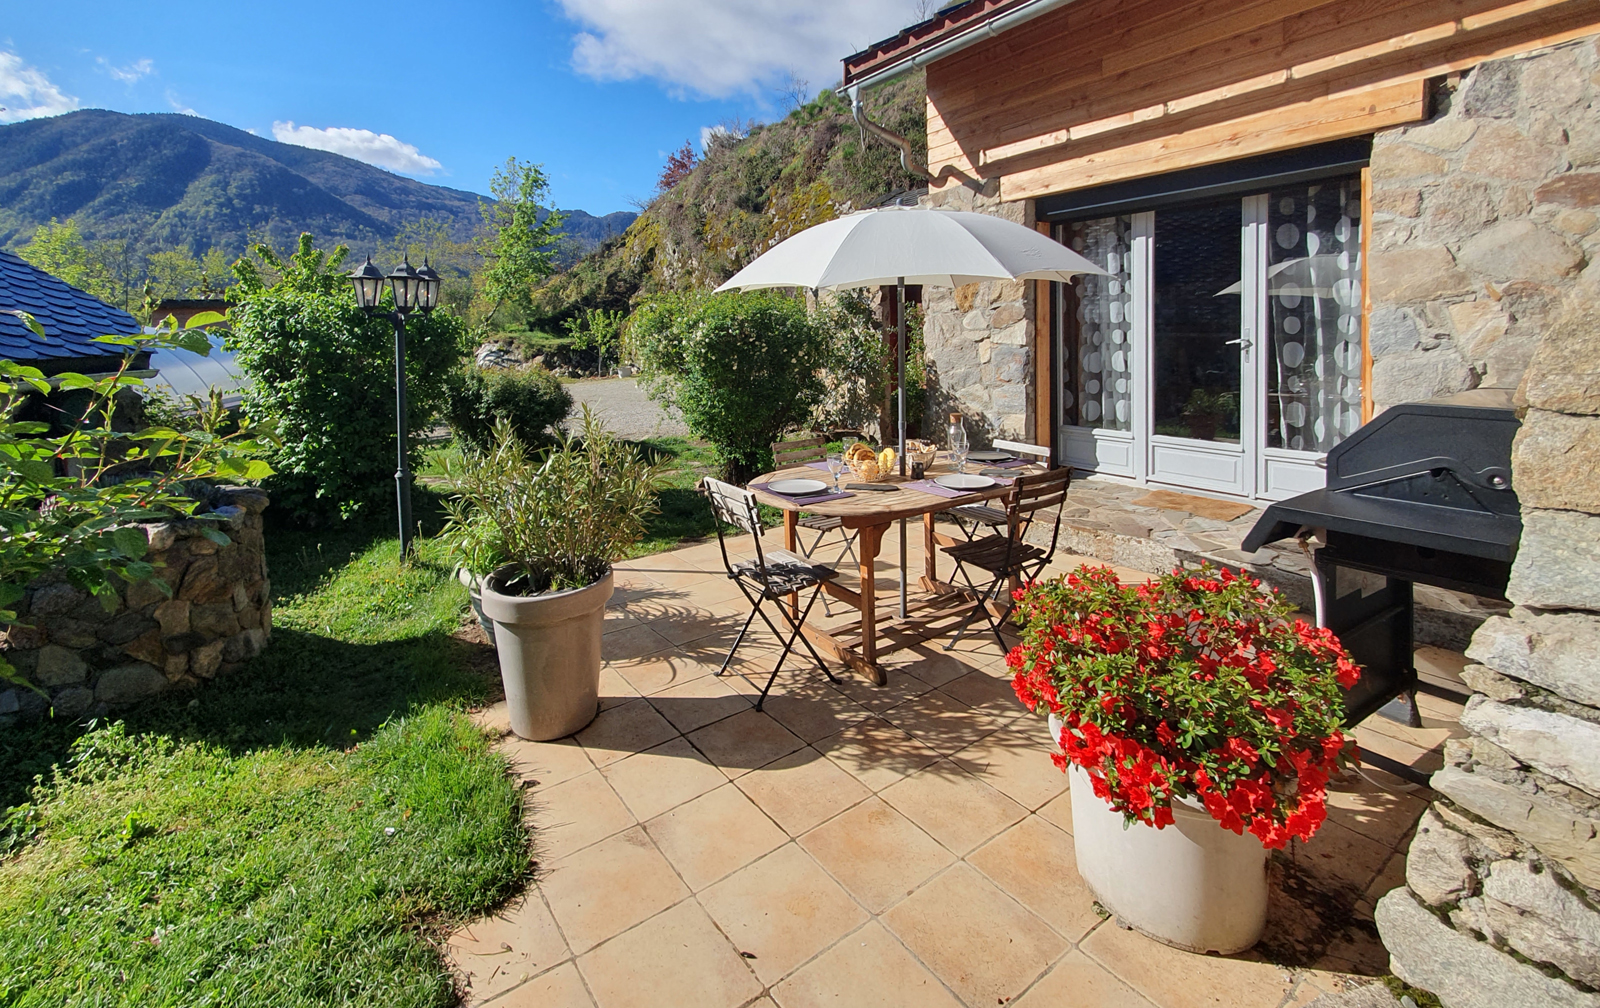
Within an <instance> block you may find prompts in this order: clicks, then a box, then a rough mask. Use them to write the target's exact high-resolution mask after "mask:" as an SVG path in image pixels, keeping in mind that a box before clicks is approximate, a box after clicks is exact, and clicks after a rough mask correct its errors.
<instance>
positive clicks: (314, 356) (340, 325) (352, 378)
mask: <svg viewBox="0 0 1600 1008" xmlns="http://www.w3.org/2000/svg"><path fill="white" fill-rule="evenodd" d="M347 251H348V250H347V249H346V248H345V247H344V246H343V245H341V246H339V247H338V248H336V249H334V250H333V252H332V253H327V252H324V251H322V250H320V249H317V248H316V247H314V245H313V239H312V237H311V235H309V234H302V235H301V236H300V244H299V248H298V250H297V251H296V252H295V253H294V254H293V255H291V256H289V257H288V258H287V259H285V258H282V257H280V256H278V255H277V254H276V253H274V252H273V251H272V249H271V248H269V247H267V246H266V245H257V246H256V247H255V249H253V250H252V253H251V255H250V256H249V257H247V258H243V259H240V260H239V262H237V263H235V264H234V274H235V276H237V277H238V280H239V282H238V284H237V285H236V287H235V289H234V297H235V298H236V301H237V304H236V306H235V307H234V308H233V309H232V310H230V311H229V313H228V321H229V323H230V324H231V327H232V328H231V331H230V333H229V335H228V344H227V345H228V348H229V349H231V350H235V351H237V352H238V361H239V364H240V366H241V367H243V368H244V370H245V372H246V373H247V374H248V375H249V376H250V378H251V379H252V381H251V384H250V386H249V388H248V389H247V391H246V393H245V405H246V407H247V408H248V409H249V410H250V411H251V414H252V415H257V416H268V417H273V418H275V419H276V420H277V421H278V430H279V433H280V435H281V438H282V445H281V447H280V448H279V449H278V450H277V451H276V452H275V453H274V455H273V457H272V464H273V467H274V468H275V469H276V470H277V474H276V475H275V476H274V477H273V480H272V483H271V489H272V491H273V500H274V506H275V507H283V508H286V509H288V510H289V511H290V512H292V513H294V514H296V515H298V516H300V517H301V518H304V519H307V520H320V519H325V518H329V517H332V516H335V515H339V516H346V517H348V516H351V515H354V514H358V513H364V512H369V511H377V510H381V509H383V508H385V507H388V506H390V505H392V503H393V499H394V453H395V406H394V372H393V363H392V361H393V359H394V358H393V349H392V348H393V340H394V328H393V325H392V324H391V323H390V321H389V319H387V318H385V317H382V316H377V317H374V316H372V315H368V314H367V313H366V312H364V311H362V310H361V309H360V308H359V307H357V306H356V302H355V294H354V291H353V290H352V289H351V286H350V281H349V280H348V279H346V277H345V276H344V273H343V272H342V271H341V269H340V266H341V265H342V263H343V261H344V258H345V255H346V253H347ZM267 276H270V277H272V278H273V279H272V282H271V283H270V284H269V283H268V282H267V281H266V279H265V277H267ZM384 296H385V298H387V297H388V294H385V295H384ZM465 338H466V325H465V323H464V322H462V321H461V319H459V318H458V317H456V316H455V315H454V314H453V313H451V312H449V311H445V310H440V311H435V312H433V313H432V314H429V315H423V314H420V313H419V314H415V315H412V316H411V317H410V319H409V320H408V322H407V325H406V349H407V354H406V363H407V369H406V383H407V391H408V393H409V397H410V408H409V410H408V423H409V427H410V430H411V433H412V435H413V438H412V441H411V446H412V455H413V457H412V463H413V465H415V464H417V462H419V461H420V458H421V450H420V448H419V447H418V444H417V440H416V438H415V435H416V434H418V433H420V432H422V431H424V430H426V429H428V428H429V427H430V426H431V425H432V423H433V417H434V416H435V415H437V413H438V411H439V409H440V407H441V406H442V405H443V402H444V396H445V386H446V383H447V381H448V379H449V375H450V372H451V371H452V369H454V368H455V366H456V365H457V364H458V363H459V362H460V360H461V357H462V354H463V351H464V348H465Z"/></svg>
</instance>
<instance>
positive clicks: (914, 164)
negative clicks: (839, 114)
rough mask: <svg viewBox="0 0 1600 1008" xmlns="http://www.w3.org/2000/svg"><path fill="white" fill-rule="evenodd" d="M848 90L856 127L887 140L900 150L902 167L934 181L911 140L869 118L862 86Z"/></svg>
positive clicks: (851, 86)
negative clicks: (863, 98) (862, 95)
mask: <svg viewBox="0 0 1600 1008" xmlns="http://www.w3.org/2000/svg"><path fill="white" fill-rule="evenodd" d="M848 90H849V93H850V114H851V115H853V116H855V120H856V125H857V126H860V127H861V129H862V131H863V132H866V133H871V134H872V135H873V136H875V137H877V138H878V139H879V140H885V141H887V142H889V143H891V144H894V145H895V146H896V147H898V148H900V167H902V168H904V169H905V170H906V171H907V172H909V173H910V174H912V175H915V176H917V177H918V178H920V179H922V180H924V181H927V182H932V181H934V178H933V174H932V173H931V172H929V171H928V166H927V165H925V164H923V163H922V161H921V160H920V159H919V158H918V157H917V155H916V154H915V152H913V151H912V149H911V141H910V140H907V139H906V138H905V137H903V136H901V135H900V134H898V133H896V132H895V131H894V130H892V129H890V128H888V127H887V126H883V125H880V124H878V123H875V122H873V121H872V120H871V119H868V118H867V107H866V106H865V105H863V104H862V103H861V87H860V85H858V84H852V85H850V87H849V89H848Z"/></svg>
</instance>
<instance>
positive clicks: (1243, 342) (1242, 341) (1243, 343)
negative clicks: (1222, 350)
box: [1222, 336, 1255, 350]
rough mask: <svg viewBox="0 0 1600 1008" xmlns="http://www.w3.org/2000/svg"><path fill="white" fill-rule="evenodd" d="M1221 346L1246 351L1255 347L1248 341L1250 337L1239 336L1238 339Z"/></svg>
mask: <svg viewBox="0 0 1600 1008" xmlns="http://www.w3.org/2000/svg"><path fill="white" fill-rule="evenodd" d="M1222 345H1223V346H1236V347H1243V348H1244V349H1246V350H1249V349H1250V348H1251V347H1253V346H1255V344H1254V343H1252V342H1251V341H1250V337H1248V336H1240V337H1239V338H1238V339H1231V340H1229V341H1228V342H1226V343H1224V344H1222Z"/></svg>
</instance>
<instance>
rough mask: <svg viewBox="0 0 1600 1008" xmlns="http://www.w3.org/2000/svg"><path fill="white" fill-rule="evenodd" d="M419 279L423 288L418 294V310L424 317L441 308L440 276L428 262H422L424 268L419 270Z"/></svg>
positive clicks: (424, 260)
mask: <svg viewBox="0 0 1600 1008" xmlns="http://www.w3.org/2000/svg"><path fill="white" fill-rule="evenodd" d="M417 278H418V279H419V280H421V281H422V286H421V287H420V288H419V290H418V293H417V308H418V310H419V311H421V312H422V313H423V314H424V315H426V314H427V313H428V312H431V311H433V310H434V309H435V308H437V307H439V274H438V273H435V272H434V270H433V267H432V266H429V265H428V260H427V259H426V258H424V259H423V260H422V268H421V269H419V270H417Z"/></svg>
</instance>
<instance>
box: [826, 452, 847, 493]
mask: <svg viewBox="0 0 1600 1008" xmlns="http://www.w3.org/2000/svg"><path fill="white" fill-rule="evenodd" d="M828 471H829V472H831V473H833V492H834V493H838V492H839V477H840V476H842V475H844V456H843V455H841V454H840V453H838V452H833V453H832V454H830V455H829V456H828Z"/></svg>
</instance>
